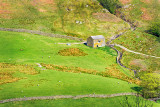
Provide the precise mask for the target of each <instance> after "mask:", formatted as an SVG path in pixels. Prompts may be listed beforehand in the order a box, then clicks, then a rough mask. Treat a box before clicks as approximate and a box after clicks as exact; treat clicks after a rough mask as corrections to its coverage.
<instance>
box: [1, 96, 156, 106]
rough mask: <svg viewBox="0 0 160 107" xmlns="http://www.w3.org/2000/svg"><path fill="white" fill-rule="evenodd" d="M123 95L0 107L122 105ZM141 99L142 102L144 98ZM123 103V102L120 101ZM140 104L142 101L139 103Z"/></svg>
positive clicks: (131, 102)
mask: <svg viewBox="0 0 160 107" xmlns="http://www.w3.org/2000/svg"><path fill="white" fill-rule="evenodd" d="M128 98H129V102H130V104H131V105H132V106H134V105H135V97H133V96H128ZM124 99H125V98H124V97H123V96H122V97H114V98H82V99H56V100H34V101H22V102H10V103H5V104H2V105H0V107H8V106H10V105H12V107H17V106H23V107H28V106H29V107H44V106H45V107H50V106H56V107H64V106H65V107H82V106H83V107H104V106H105V107H123V106H124V105H123V106H122V105H121V104H120V103H122V102H123V101H124ZM140 99H142V100H143V101H144V102H145V100H144V99H143V98H140ZM146 102H147V104H153V106H154V107H159V104H157V103H154V102H151V101H146ZM122 104H123V103H122ZM140 105H142V103H140Z"/></svg>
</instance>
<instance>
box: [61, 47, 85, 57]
mask: <svg viewBox="0 0 160 107" xmlns="http://www.w3.org/2000/svg"><path fill="white" fill-rule="evenodd" d="M58 54H60V55H62V56H85V55H87V54H86V53H84V52H83V51H82V50H81V49H78V48H68V49H63V50H60V51H59V52H58Z"/></svg>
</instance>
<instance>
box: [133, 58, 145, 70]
mask: <svg viewBox="0 0 160 107" xmlns="http://www.w3.org/2000/svg"><path fill="white" fill-rule="evenodd" d="M130 65H131V66H135V67H139V68H140V70H142V71H146V70H147V66H146V65H145V64H144V63H143V60H140V59H135V60H132V61H131V62H130Z"/></svg>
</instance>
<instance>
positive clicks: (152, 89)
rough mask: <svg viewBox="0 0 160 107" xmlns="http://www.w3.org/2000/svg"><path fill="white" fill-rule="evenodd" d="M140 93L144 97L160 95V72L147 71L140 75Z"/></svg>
mask: <svg viewBox="0 0 160 107" xmlns="http://www.w3.org/2000/svg"><path fill="white" fill-rule="evenodd" d="M141 80H142V82H141V86H142V87H143V89H142V93H143V96H144V97H146V98H153V97H159V96H160V74H157V73H147V74H144V75H143V76H142V77H141Z"/></svg>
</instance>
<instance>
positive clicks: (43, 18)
mask: <svg viewBox="0 0 160 107" xmlns="http://www.w3.org/2000/svg"><path fill="white" fill-rule="evenodd" d="M0 4H1V8H0V10H1V11H0V27H6V28H24V29H32V30H40V31H44V32H52V33H59V34H65V35H69V36H76V37H79V38H83V39H86V38H87V37H89V36H91V35H99V34H102V35H104V36H105V37H106V39H108V38H109V37H111V36H114V35H116V34H118V33H120V32H123V31H125V30H127V29H129V25H128V24H127V23H126V22H124V21H123V20H121V19H120V18H117V17H115V16H114V15H112V14H110V13H109V12H108V10H106V9H104V8H103V7H102V6H101V5H99V3H98V2H97V1H95V0H79V1H77V0H65V1H64V0H56V1H55V0H23V1H21V0H16V2H15V1H14V2H13V1H12V0H7V1H1V3H0ZM17 6H18V8H17Z"/></svg>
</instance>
